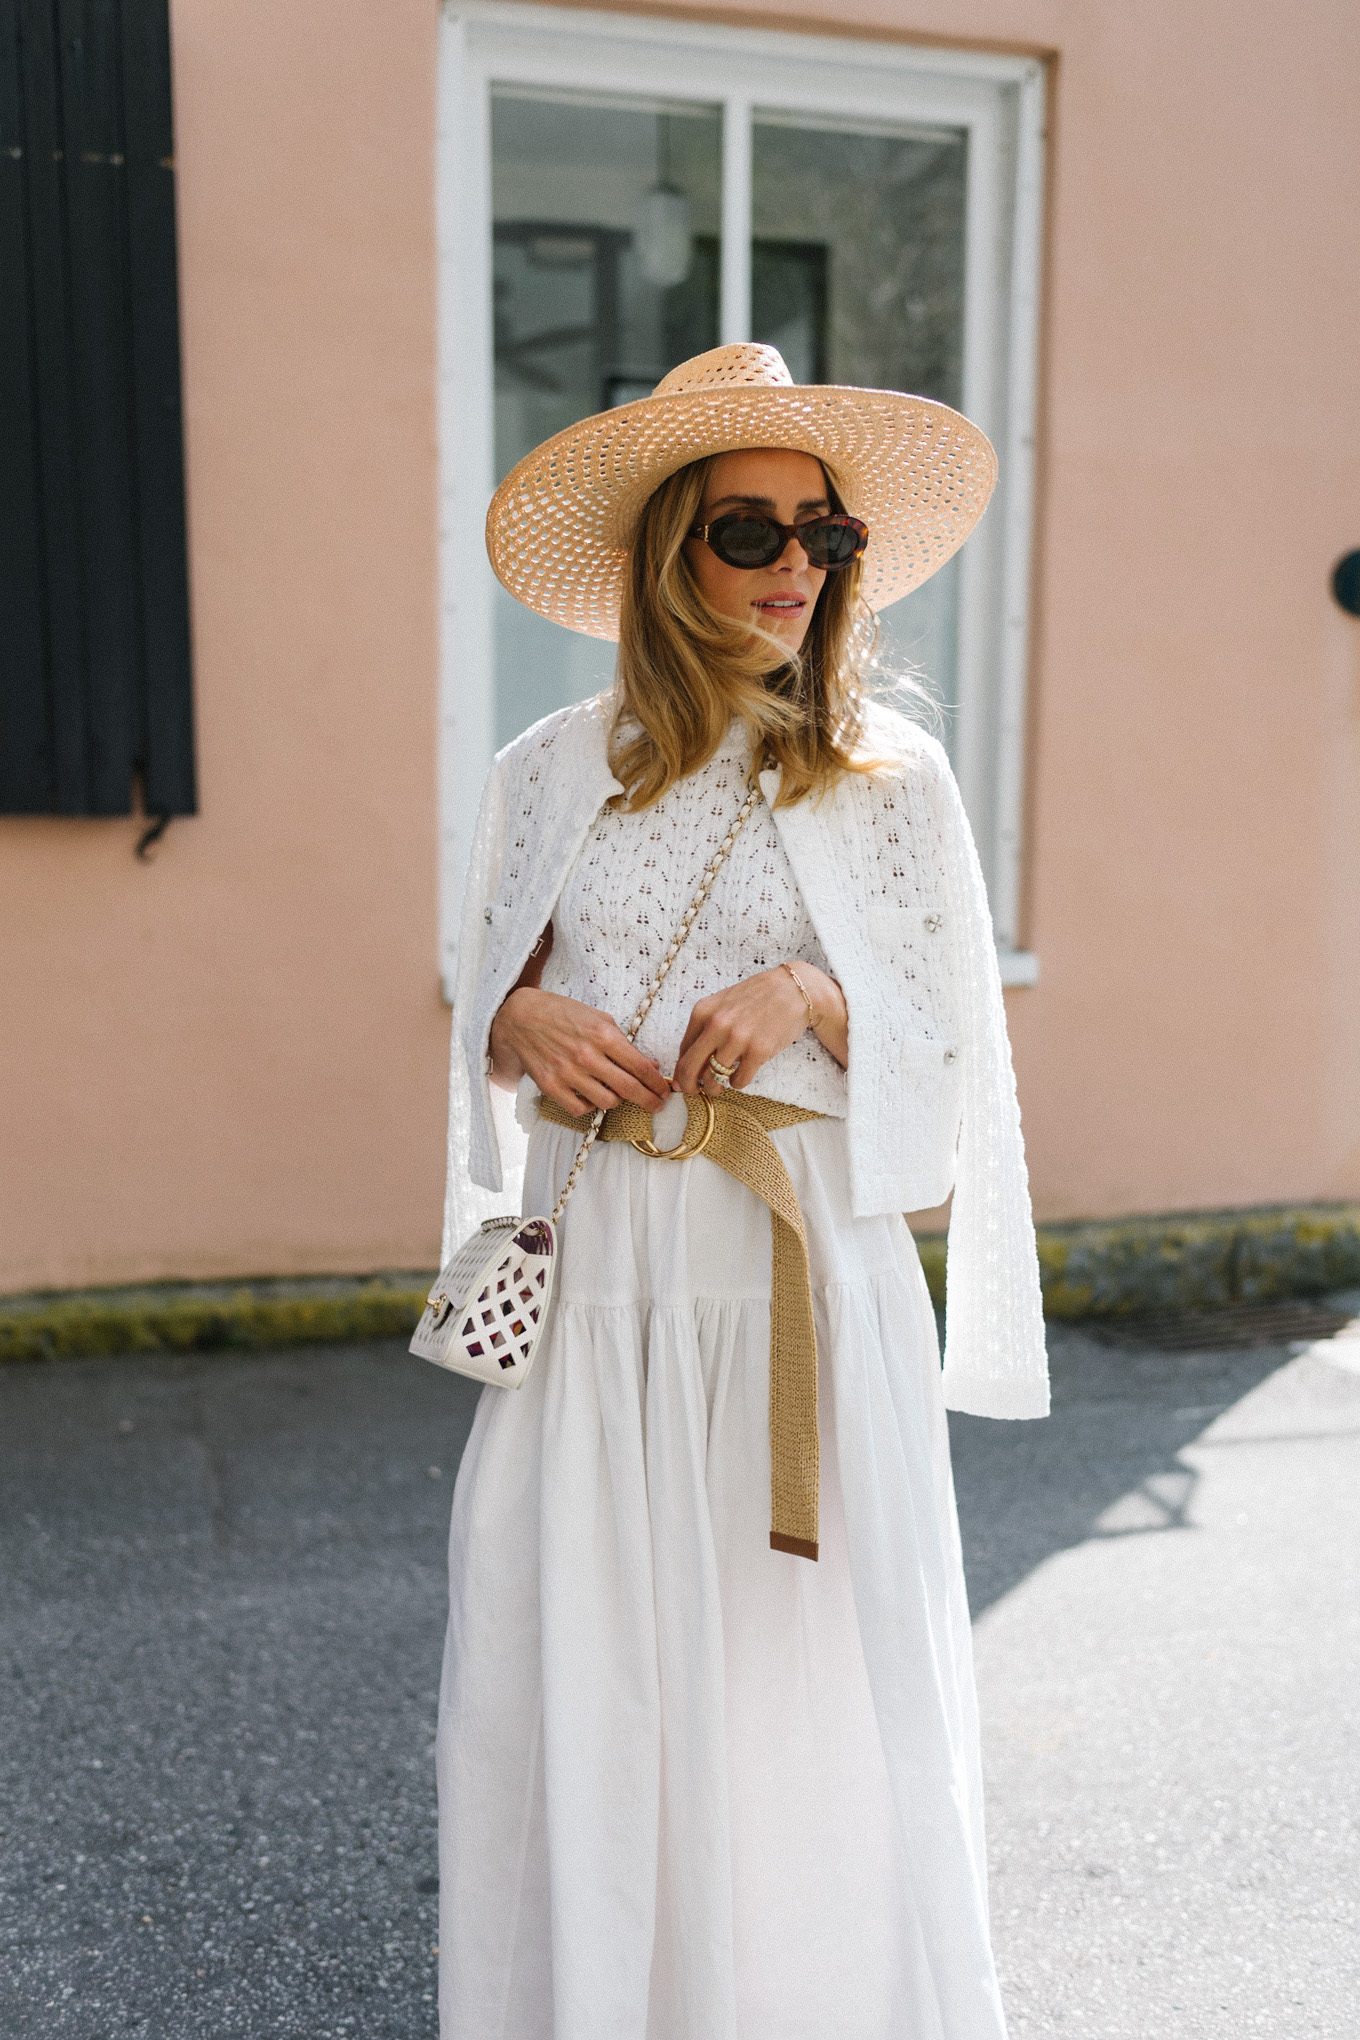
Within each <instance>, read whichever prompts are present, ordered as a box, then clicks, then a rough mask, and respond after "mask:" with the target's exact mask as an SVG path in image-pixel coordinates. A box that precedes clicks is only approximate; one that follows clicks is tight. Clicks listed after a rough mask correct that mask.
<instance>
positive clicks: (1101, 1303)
mask: <svg viewBox="0 0 1360 2040" xmlns="http://www.w3.org/2000/svg"><path fill="white" fill-rule="evenodd" d="M1038 1239H1039V1267H1040V1279H1041V1282H1042V1286H1043V1294H1044V1309H1045V1311H1046V1313H1047V1315H1048V1316H1049V1317H1051V1318H1075V1319H1081V1318H1094V1317H1109V1316H1117V1315H1122V1314H1125V1313H1132V1312H1137V1311H1154V1310H1156V1311H1166V1310H1198V1309H1204V1308H1210V1307H1212V1306H1214V1305H1217V1304H1227V1303H1243V1302H1253V1301H1266V1300H1267V1299H1270V1298H1276V1297H1288V1296H1321V1295H1325V1294H1326V1293H1327V1292H1328V1291H1330V1290H1337V1289H1347V1288H1354V1287H1355V1286H1357V1285H1360V1204H1330V1205H1281V1206H1275V1207H1270V1208H1263V1209H1253V1210H1246V1211H1243V1210H1230V1211H1198V1212H1179V1213H1177V1212H1167V1213H1153V1214H1148V1215H1144V1216H1140V1217H1136V1218H1122V1219H1101V1220H1086V1221H1074V1222H1072V1223H1069V1224H1063V1225H1045V1226H1041V1227H1040V1228H1039V1232H1038ZM917 1244H918V1246H919V1249H920V1254H921V1263H922V1266H923V1267H924V1269H925V1274H926V1280H927V1283H928V1284H929V1287H930V1293H931V1296H932V1297H933V1299H934V1301H935V1303H936V1304H937V1305H938V1304H941V1303H943V1301H944V1296H945V1236H944V1235H943V1234H941V1233H927V1234H922V1235H920V1236H919V1238H918V1242H917ZM433 1275H434V1271H433V1270H425V1269H405V1270H402V1269H398V1270H391V1271H386V1272H383V1273H380V1274H375V1275H368V1276H350V1277H345V1276H326V1277H321V1276H317V1277H291V1278H284V1277H270V1276H262V1277H258V1278H254V1277H248V1278H242V1279H241V1280H239V1281H234V1282H225V1283H207V1282H163V1283H155V1284H147V1285H141V1286H137V1287H129V1288H114V1289H86V1290H74V1291H73V1290H45V1291H36V1292H32V1293H30V1294H27V1295H22V1296H10V1297H0V1360H41V1359H52V1358H57V1357H59V1356H61V1355H64V1354H70V1355H77V1354H99V1353H146V1352H157V1351H160V1352H191V1351H198V1350H203V1349H206V1348H220V1347H237V1348H243V1347H251V1346H290V1345H300V1344H306V1343H311V1342H317V1341H322V1342H324V1341H331V1342H334V1341H341V1340H354V1339H408V1338H409V1337H410V1335H411V1331H412V1329H413V1328H414V1326H415V1322H416V1320H417V1318H418V1317H419V1316H420V1313H421V1310H422V1308H423V1307H424V1303H425V1297H426V1293H427V1291H428V1290H429V1287H430V1284H431V1282H432V1280H433Z"/></svg>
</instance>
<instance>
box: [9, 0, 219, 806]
mask: <svg viewBox="0 0 1360 2040" xmlns="http://www.w3.org/2000/svg"><path fill="white" fill-rule="evenodd" d="M134 774H138V775H140V778H141V782H142V804H143V806H144V807H145V809H146V811H147V812H148V813H149V814H153V815H177V814H193V813H194V812H196V808H197V801H196V797H195V783H194V777H195V776H194V747H193V696H192V685H191V669H190V658H189V604H188V580H187V563H186V558H185V517H184V459H183V439H182V428H181V418H180V365H179V310H178V288H177V265H176V258H175V185H174V143H173V128H172V119H171V104H170V27H169V18H168V0H0V813H5V814H62V815H125V814H130V813H131V812H132V808H133V801H132V786H133V775H134Z"/></svg>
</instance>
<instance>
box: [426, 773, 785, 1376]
mask: <svg viewBox="0 0 1360 2040" xmlns="http://www.w3.org/2000/svg"><path fill="white" fill-rule="evenodd" d="M760 795H761V789H760V787H759V785H758V784H757V785H753V786H752V787H751V789H750V791H749V792H748V794H747V795H746V798H745V799H744V800H743V802H742V804H741V809H740V811H739V813H738V814H737V817H736V819H735V821H734V822H733V823H732V826H731V828H730V829H729V830H728V832H727V834H726V836H724V838H723V840H722V842H721V843H720V844H719V846H718V848H717V849H716V850H715V851H714V853H713V855H712V857H711V858H710V859H709V862H708V864H707V865H706V866H705V868H704V875H703V877H702V878H701V879H700V881H699V885H698V889H697V891H696V892H695V895H694V898H693V899H692V900H691V901H690V903H689V906H688V907H687V908H686V910H685V916H684V919H683V920H682V921H681V923H680V927H679V929H678V930H677V932H676V934H675V936H674V937H673V939H672V941H671V945H670V948H669V949H668V950H667V951H666V954H665V956H664V957H663V959H662V962H661V967H660V969H659V970H658V971H657V974H656V976H655V978H654V979H653V980H652V983H651V986H650V988H649V990H648V991H647V993H646V995H645V996H644V998H643V1000H642V1003H641V1004H640V1005H639V1007H638V1009H637V1012H636V1013H635V1014H634V1015H633V1018H632V1019H631V1020H630V1021H629V1023H628V1025H627V1027H626V1028H625V1029H624V1032H625V1034H626V1035H627V1037H628V1039H629V1040H630V1041H632V1040H634V1039H635V1037H636V1035H637V1031H638V1029H639V1028H640V1027H641V1025H642V1023H643V1021H644V1020H645V1019H646V1017H647V1014H648V1012H649V1011H650V1010H651V1005H652V1001H653V1000H654V999H655V997H656V995H657V993H658V992H659V991H660V989H661V985H662V982H663V980H664V979H665V976H666V973H667V971H668V970H669V969H670V967H671V965H672V963H674V961H675V958H676V955H677V953H678V951H679V949H680V945H681V943H682V942H683V941H684V939H685V937H686V936H687V935H688V933H689V931H690V928H691V926H692V925H693V922H694V917H695V915H696V914H697V913H698V911H699V909H700V907H701V906H702V905H703V903H704V901H705V900H706V899H707V897H708V894H709V889H710V887H711V886H712V884H713V881H714V879H715V878H716V877H717V874H718V867H719V866H720V865H721V863H722V861H723V859H724V858H725V857H726V855H727V853H728V851H729V850H730V849H731V847H732V845H733V843H734V842H735V841H736V839H737V834H738V831H739V830H740V829H741V827H742V825H743V824H744V822H745V821H746V819H747V817H748V816H749V814H750V812H751V809H752V808H753V807H754V805H755V803H756V801H757V800H758V799H759V798H760ZM606 1110H607V1107H605V1106H603V1105H600V1106H597V1107H596V1109H595V1111H594V1113H593V1114H592V1115H591V1121H590V1125H589V1127H588V1129H587V1131H586V1133H585V1135H584V1136H583V1138H582V1141H581V1145H580V1147H579V1149H578V1150H577V1154H576V1159H575V1161H574V1162H573V1163H572V1165H571V1173H570V1174H569V1175H568V1177H567V1180H566V1182H565V1183H564V1184H563V1186H562V1194H561V1196H560V1197H559V1198H558V1200H557V1202H556V1204H555V1205H554V1206H553V1208H552V1211H551V1213H550V1214H549V1216H548V1217H546V1218H524V1217H519V1216H517V1215H516V1214H515V1213H513V1212H502V1213H500V1214H499V1215H498V1216H497V1217H495V1218H484V1219H483V1220H482V1223H481V1225H480V1226H479V1227H478V1229H477V1231H476V1232H475V1233H473V1234H472V1235H471V1237H470V1238H469V1239H466V1240H464V1241H463V1244H462V1245H461V1246H460V1247H459V1248H458V1250H457V1252H456V1253H455V1254H454V1255H453V1257H452V1259H451V1260H450V1261H448V1262H447V1263H446V1264H445V1266H444V1267H442V1268H441V1269H440V1271H439V1276H438V1279H437V1280H436V1282H435V1285H434V1287H433V1288H432V1289H431V1291H430V1294H429V1298H428V1300H427V1301H426V1304H425V1308H424V1310H423V1311H422V1312H421V1315H420V1322H419V1324H418V1325H417V1326H416V1328H415V1332H414V1334H413V1335H412V1338H411V1343H410V1351H411V1352H412V1353H416V1354H418V1355H419V1356H420V1358H421V1359H422V1360H432V1361H433V1362H434V1364H435V1366H436V1367H447V1368H449V1369H450V1370H451V1371H452V1372H453V1373H455V1374H470V1375H471V1376H472V1377H473V1379H474V1380H476V1381H482V1382H488V1383H494V1384H495V1385H496V1386H497V1387H499V1388H518V1387H519V1385H520V1383H521V1382H522V1381H523V1380H524V1377H525V1375H526V1374H527V1373H528V1371H529V1368H530V1365H531V1363H532V1361H533V1357H534V1354H535V1353H536V1352H537V1350H538V1345H539V1340H540V1337H541V1335H542V1331H543V1325H544V1320H545V1318H546V1316H547V1310H548V1304H549V1302H550V1301H551V1299H552V1292H553V1277H554V1275H555V1274H556V1272H557V1227H558V1222H559V1220H560V1219H561V1216H562V1209H563V1206H564V1205H565V1204H566V1201H567V1199H568V1197H569V1196H570V1195H571V1192H572V1190H573V1188H574V1186H575V1183H576V1179H577V1177H578V1175H579V1174H580V1172H581V1166H582V1164H583V1162H584V1161H585V1158H586V1154H587V1153H588V1151H589V1149H590V1147H591V1144H592V1143H593V1141H594V1139H595V1136H596V1134H597V1133H598V1132H599V1130H600V1125H601V1122H602V1121H603V1119H604V1115H605V1112H606Z"/></svg>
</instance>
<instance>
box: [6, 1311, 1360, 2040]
mask: <svg viewBox="0 0 1360 2040" xmlns="http://www.w3.org/2000/svg"><path fill="white" fill-rule="evenodd" d="M1354 1307H1355V1308H1356V1309H1357V1310H1358V1311H1360V1298H1356V1299H1355V1300H1354ZM1050 1355H1051V1360H1052V1372H1053V1382H1054V1411H1053V1414H1052V1415H1051V1416H1050V1417H1049V1418H1047V1419H1045V1420H1043V1421H1041V1422H1016V1423H1006V1422H992V1421H989V1420H987V1419H983V1418H977V1417H967V1416H953V1417H951V1420H950V1422H951V1430H952V1436H953V1446H954V1465H955V1475H956V1483H957V1488H958V1496H959V1507H960V1516H961V1520H962V1524H963V1532H964V1544H965V1553H966V1559H967V1565H968V1580H969V1593H970V1600H971V1603H972V1607H973V1612H974V1618H975V1637H976V1651H977V1666H978V1677H979V1688H980V1695H981V1704H982V1727H983V1747H984V1761H985V1770H986V1780H987V1829H988V1846H989V1856H990V1862H991V1903H992V1920H993V1938H994V1942H995V1946H996V1952H997V1959H998V1963H999V1966H1000V1969H1001V1975H1002V1985H1003V1991H1004V1995H1005V1999H1006V2004H1007V2008H1008V2012H1009V2018H1010V2024H1011V2031H1012V2036H1013V2040H1039V2036H1045V2040H1046V2036H1050V2035H1058V2036H1064V2040H1066V2036H1072V2040H1135V2036H1136V2040H1146V2036H1148V2035H1152V2034H1156V2035H1158V2036H1165V2040H1256V2036H1262V2040H1305V2036H1308V2040H1311V2036H1314V2035H1317V2036H1327V2040H1357V2036H1360V1837H1358V1835H1357V1814H1358V1813H1360V1790H1357V1776H1358V1775H1360V1594H1357V1575H1358V1573H1360V1565H1358V1564H1357V1561H1360V1320H1358V1321H1357V1325H1356V1328H1355V1330H1354V1333H1353V1334H1351V1335H1345V1334H1343V1335H1342V1336H1340V1337H1338V1338H1335V1339H1332V1340H1328V1341H1320V1342H1318V1343H1316V1344H1315V1345H1312V1346H1305V1345H1303V1344H1302V1343H1298V1342H1296V1343H1295V1344H1293V1345H1290V1346H1283V1347H1281V1346H1275V1347H1267V1348H1255V1349H1244V1350H1220V1351H1217V1352H1199V1353H1194V1352H1191V1353H1186V1352H1158V1351H1154V1350H1143V1349H1127V1348H1120V1347H1114V1346H1111V1345H1108V1344H1106V1343H1103V1342H1102V1341H1100V1340H1098V1339H1096V1338H1095V1337H1093V1336H1091V1335H1090V1334H1089V1333H1086V1332H1083V1331H1080V1330H1076V1329H1074V1328H1072V1327H1067V1326H1053V1327H1052V1328H1051V1331H1050ZM476 1394H477V1389H476V1386H475V1385H474V1384H472V1383H469V1382H465V1381H463V1380H461V1379H460V1378H457V1377H454V1376H451V1375H448V1374H444V1373H442V1372H440V1371H439V1370H437V1369H435V1368H432V1367H430V1366H429V1365H428V1363H426V1362H424V1361H420V1360H416V1359H414V1358H412V1357H411V1356H410V1354H408V1353H407V1351H406V1349H405V1346H404V1344H403V1343H401V1342H388V1343H383V1344H376V1345H372V1346H366V1347H365V1346H346V1347H324V1346H320V1347H302V1348H295V1349H292V1350H290V1351H285V1352H278V1353H254V1354H230V1353H209V1354H202V1355H192V1356H180V1355H165V1356H152V1357H139V1358H135V1359H133V1358H123V1359H112V1360H63V1361H56V1362H32V1363H27V1362H25V1363H14V1364H12V1365H10V1366H9V1367H7V1368H6V1369H4V1370H0V1558H2V1559H3V1566H2V1572H3V1578H2V1579H0V1609H2V1610H3V1617H2V1627H0V1636H3V1643H4V1660H3V1696H4V1714H3V1736H0V2035H3V2040H110V2036H114V2035H124V2034H132V2035H139V2034H140V2035H147V2036H152V2040H235V2036H243V2035H248V2036H251V2040H331V2036H344V2035H362V2036H363V2040H435V2036H436V2034H437V2019H436V1984H435V1936H436V1904H437V1885H436V1858H435V1797H434V1770H433V1761H434V1760H433V1740H434V1725H435V1701H436V1694H437V1688H438V1678H439V1660H440V1651H441V1647H442V1642H443V1624H444V1612H445V1592H446V1587H445V1570H444V1568H445V1554H446V1540H447V1534H448V1516H449V1501H450V1496H451V1492H452V1486H453V1479H454V1474H455V1472H456V1469H457V1464H458V1456H459V1453H460V1452H461V1449H462V1445H463V1441H464V1439H465V1437H466V1433H467V1425H468V1423H469V1421H470V1418H471V1412H472V1408H473V1404H474V1402H475V1398H476ZM469 2040H479V2036H471V2035H470V2036H469ZM902 2040H911V2036H907V2035H904V2036H902Z"/></svg>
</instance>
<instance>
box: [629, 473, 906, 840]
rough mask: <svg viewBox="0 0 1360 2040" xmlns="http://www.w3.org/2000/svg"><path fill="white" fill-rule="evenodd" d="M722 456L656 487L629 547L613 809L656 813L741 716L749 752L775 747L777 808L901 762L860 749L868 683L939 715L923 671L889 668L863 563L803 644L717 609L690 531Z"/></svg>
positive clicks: (831, 479) (835, 493) (828, 583)
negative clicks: (847, 776) (851, 775)
mask: <svg viewBox="0 0 1360 2040" xmlns="http://www.w3.org/2000/svg"><path fill="white" fill-rule="evenodd" d="M718 458H719V456H718V455H717V454H709V455H707V456H706V457H705V458H703V459H701V460H695V461H691V462H690V463H689V464H688V466H686V467H682V468H680V469H678V470H677V472H676V473H675V474H673V475H668V476H667V478H666V479H665V481H663V482H661V483H660V484H659V485H658V486H657V488H656V489H654V490H653V492H652V494H651V495H650V496H649V497H648V499H647V502H646V503H645V505H644V506H643V510H642V514H641V516H640V518H639V520H638V524H637V528H636V531H635V533H634V536H633V542H632V545H631V547H630V549H629V557H628V567H627V572H626V574H625V578H624V587H623V594H622V600H621V603H620V609H619V648H618V664H617V668H616V692H617V696H618V711H617V714H616V717H615V723H614V727H613V730H612V731H611V735H610V758H609V765H610V770H611V771H612V772H613V773H614V775H615V777H616V778H618V779H619V780H620V781H621V782H622V784H623V786H624V789H625V793H624V795H618V794H616V795H615V796H614V798H613V802H612V803H611V804H612V805H614V806H622V805H624V804H625V800H626V804H627V807H628V810H629V812H634V813H635V812H637V811H638V810H639V809H642V808H647V807H650V806H651V805H652V804H653V803H654V802H655V801H658V800H659V799H660V798H661V796H662V794H663V793H665V791H666V789H667V788H668V787H669V786H671V785H673V784H674V782H675V781H676V780H677V779H679V778H681V777H682V776H683V775H684V774H685V773H687V772H690V771H693V770H694V768H695V767H696V766H698V765H701V764H703V763H704V761H705V760H706V759H707V758H709V757H710V756H711V755H712V753H713V751H714V750H715V749H716V747H717V745H718V744H719V742H720V741H721V740H722V738H723V736H724V735H725V733H726V730H727V726H728V723H729V721H730V719H731V717H732V716H733V714H739V715H741V716H742V717H743V719H744V720H745V722H746V724H747V725H748V727H749V729H750V731H751V734H752V750H753V757H754V760H755V761H756V762H757V763H759V761H760V760H761V758H762V756H765V755H768V756H771V757H772V758H773V759H774V760H775V761H776V762H777V763H778V764H779V766H780V767H781V781H780V790H779V796H778V799H777V801H776V806H779V807H788V806H792V805H793V803H794V802H795V801H799V800H802V799H804V798H805V797H806V796H807V795H808V794H813V795H814V796H816V797H818V798H820V796H821V794H822V793H823V792H824V791H825V790H826V788H827V787H829V786H830V785H831V784H832V783H833V782H834V781H835V780H836V779H837V778H838V777H839V775H840V774H841V773H843V772H859V773H870V772H875V771H878V770H879V769H881V768H882V767H884V766H885V765H889V764H891V763H892V762H893V761H892V760H891V759H889V758H886V757H876V756H874V755H873V754H872V753H869V752H866V751H865V750H864V749H863V745H864V739H865V708H866V704H867V702H868V700H869V699H870V682H871V680H872V681H874V682H875V683H878V682H886V686H883V685H879V684H875V685H874V688H873V693H874V696H875V697H877V698H883V694H884V693H885V692H886V693H890V694H896V695H897V696H898V697H899V705H900V706H902V707H903V708H905V709H907V711H908V712H910V711H911V710H912V709H917V710H920V711H921V714H922V716H923V718H924V719H925V720H927V721H929V722H938V719H939V705H938V702H937V701H936V698H935V696H934V694H933V693H932V692H931V690H930V689H929V687H928V686H926V685H925V684H923V682H922V680H921V679H920V678H919V677H918V676H917V675H916V674H915V673H909V672H905V671H902V670H898V671H895V672H893V673H892V674H886V673H885V670H884V668H883V665H882V662H881V660H880V659H879V657H878V650H877V647H878V636H879V624H878V618H877V617H876V615H875V614H874V612H873V610H872V609H870V607H869V605H868V604H867V603H866V602H865V601H864V599H863V596H862V594H861V584H862V581H863V566H862V563H861V561H860V560H855V561H853V562H852V563H851V565H850V566H848V567H845V568H842V569H841V570H840V571H838V572H836V573H829V574H828V575H827V577H826V580H825V581H824V582H823V584H822V588H821V592H820V594H819V595H818V597H817V601H816V604H815V606H814V608H813V612H812V619H811V621H810V623H809V624H808V628H807V632H806V634H805V636H804V638H803V642H802V645H801V646H800V647H799V648H798V649H797V650H795V651H790V649H789V648H788V646H787V645H786V644H784V643H783V642H782V641H781V640H780V639H779V638H777V637H776V636H775V635H774V633H773V632H772V631H770V630H767V629H766V628H765V627H764V625H762V624H760V623H756V622H753V623H751V624H749V625H747V624H739V623H737V622H736V621H735V620H734V619H732V618H730V617H727V616H722V615H720V614H719V613H718V612H717V611H716V610H714V609H713V608H711V607H710V605H709V604H708V602H707V601H706V600H705V599H704V597H703V595H702V594H701V592H700V589H699V584H698V582H697V580H696V579H695V576H694V573H693V570H692V568H691V566H690V563H689V560H688V558H687V557H686V554H685V538H686V535H687V533H688V532H689V530H690V528H691V526H692V525H693V524H694V522H695V520H696V518H697V516H698V513H699V507H700V505H701V504H702V502H703V500H704V491H705V489H706V487H707V485H708V479H709V475H710V473H711V471H712V468H713V463H714V461H715V460H717V459H718ZM819 465H820V466H821V469H822V473H823V475H824V476H825V478H826V493H827V497H828V499H829V501H830V503H831V506H832V508H833V510H838V511H845V510H847V509H848V508H849V506H848V505H847V504H846V502H845V501H844V498H843V496H842V493H841V488H840V485H839V483H838V481H837V478H836V476H835V474H834V473H833V472H832V470H831V469H830V468H829V467H828V466H827V464H826V462H825V461H822V462H820V463H819ZM627 716H632V717H633V718H634V719H635V720H636V721H637V723H638V724H639V725H640V726H641V727H640V730H639V731H638V732H637V733H635V734H632V735H627V734H624V733H623V732H622V730H621V724H622V722H623V720H624V718H625V717H627Z"/></svg>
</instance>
